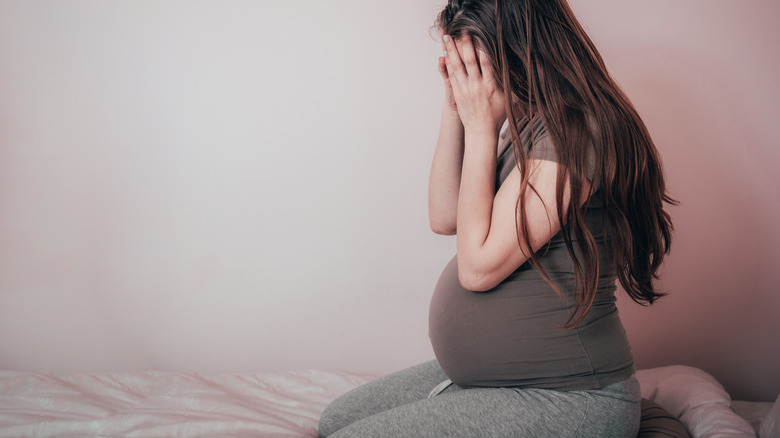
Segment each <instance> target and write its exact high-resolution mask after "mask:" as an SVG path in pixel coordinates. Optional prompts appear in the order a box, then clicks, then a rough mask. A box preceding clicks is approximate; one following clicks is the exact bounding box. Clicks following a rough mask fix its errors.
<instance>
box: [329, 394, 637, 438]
mask: <svg viewBox="0 0 780 438" xmlns="http://www.w3.org/2000/svg"><path fill="white" fill-rule="evenodd" d="M616 385H623V386H624V387H625V386H626V383H625V382H624V383H621V384H616ZM608 388H609V387H608ZM608 388H605V390H607V389H608ZM614 389H615V388H612V390H611V391H604V390H597V391H571V392H559V391H551V390H540V389H514V388H468V389H463V388H459V387H452V389H451V390H448V391H445V392H443V393H442V394H440V395H438V396H436V397H433V398H423V399H420V400H417V401H414V402H411V403H407V404H403V405H399V406H397V407H395V408H392V409H389V410H385V411H382V412H379V413H377V414H374V415H372V416H370V417H364V418H363V419H361V420H358V421H356V422H354V423H352V424H350V425H349V426H347V427H344V428H342V429H341V430H339V431H338V432H337V433H336V434H334V435H333V436H334V437H339V438H343V437H361V436H371V437H398V436H419V437H439V436H449V437H475V436H479V437H511V436H533V437H542V438H544V437H555V438H558V437H599V438H604V437H624V436H636V431H637V430H636V427H637V426H638V424H639V423H638V422H639V410H638V409H639V398H638V386H637V387H636V392H637V394H633V392H634V390H633V388H628V392H629V393H631V394H627V393H626V391H624V390H623V388H618V389H619V390H618V391H615V390H614Z"/></svg>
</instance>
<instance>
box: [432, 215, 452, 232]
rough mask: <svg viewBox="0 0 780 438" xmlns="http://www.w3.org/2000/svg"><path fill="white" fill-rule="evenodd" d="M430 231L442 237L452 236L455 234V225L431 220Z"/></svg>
mask: <svg viewBox="0 0 780 438" xmlns="http://www.w3.org/2000/svg"><path fill="white" fill-rule="evenodd" d="M430 223H431V231H433V232H434V233H436V234H441V235H444V236H454V235H455V233H456V232H457V227H456V226H455V223H453V222H450V221H442V220H434V219H433V218H431V220H430Z"/></svg>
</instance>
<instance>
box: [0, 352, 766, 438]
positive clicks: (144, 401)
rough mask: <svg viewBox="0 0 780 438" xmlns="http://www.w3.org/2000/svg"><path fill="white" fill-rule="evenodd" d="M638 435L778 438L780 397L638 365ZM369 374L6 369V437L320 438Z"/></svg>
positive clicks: (0, 405)
mask: <svg viewBox="0 0 780 438" xmlns="http://www.w3.org/2000/svg"><path fill="white" fill-rule="evenodd" d="M637 377H638V379H639V381H640V383H641V386H642V396H643V398H645V399H647V401H652V402H655V403H656V404H657V405H658V406H660V408H657V409H656V410H653V411H652V412H651V408H649V407H647V406H646V409H645V411H643V415H645V414H646V415H645V417H646V418H645V419H644V421H643V428H642V430H641V431H640V436H642V437H655V436H659V437H660V436H673V435H671V432H670V431H669V430H667V429H666V427H667V426H665V425H664V424H665V423H663V422H660V423H659V422H653V421H651V420H654V419H655V420H658V419H663V418H664V417H665V416H669V417H670V418H671V419H673V420H674V421H678V420H679V423H681V424H683V425H684V426H685V427H686V428H687V429H688V431H689V432H690V435H691V436H692V437H737V436H739V437H743V436H760V437H762V438H765V437H780V433H778V431H780V401H778V402H775V403H774V404H773V403H755V402H748V401H731V400H730V398H729V396H728V394H727V393H726V391H725V390H724V389H723V387H722V386H721V385H720V384H719V383H718V382H717V381H716V380H715V379H714V378H713V377H712V376H710V375H709V374H707V373H705V372H704V371H702V370H700V369H698V368H693V367H687V366H668V367H660V368H653V369H647V370H640V371H639V372H638V373H637ZM372 378H373V376H368V375H360V374H352V373H344V372H333V371H321V370H307V371H289V372H266V373H244V374H199V373H174V372H164V371H145V372H116V373H95V374H55V373H32V372H23V371H0V437H59V438H70V437H98V436H99V437H172V436H175V437H316V436H317V433H316V427H317V420H318V418H319V415H320V413H321V412H322V410H323V409H324V407H325V406H326V405H327V404H328V403H329V402H330V401H331V400H332V399H333V398H335V397H337V396H338V395H340V394H342V393H344V392H346V391H348V390H350V389H351V388H354V387H356V386H358V385H360V384H362V383H365V382H367V381H369V380H371V379H372Z"/></svg>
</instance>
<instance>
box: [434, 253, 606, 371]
mask: <svg viewBox="0 0 780 438" xmlns="http://www.w3.org/2000/svg"><path fill="white" fill-rule="evenodd" d="M524 268H526V266H523V267H521V269H520V270H518V271H517V272H515V273H514V274H512V276H510V277H509V278H508V279H507V280H505V281H504V282H502V283H501V284H499V285H498V286H497V287H496V288H494V289H492V290H491V291H488V292H471V291H467V290H465V289H463V287H461V285H460V282H459V281H458V266H457V259H456V258H453V260H452V261H451V262H450V263H449V264H448V265H447V267H446V268H445V269H444V271H443V272H442V274H441V277H440V278H439V282H438V283H437V285H436V288H435V290H434V293H433V298H432V300H431V307H430V313H429V336H430V339H431V344H432V346H433V349H434V352H435V354H436V358H437V360H438V361H439V364H440V365H441V367H442V369H443V370H444V372H445V373H446V374H447V375H448V377H449V378H450V379H452V381H453V382H455V383H457V384H459V385H462V386H524V385H525V384H528V385H529V386H532V385H533V386H545V385H544V382H546V381H554V380H556V379H558V378H559V377H560V376H567V375H573V374H581V373H584V374H587V373H590V372H592V371H593V370H592V367H591V366H590V364H589V363H588V359H587V355H586V354H585V351H584V349H583V346H582V343H581V342H580V339H579V336H578V334H577V330H563V329H560V328H559V327H562V326H563V325H564V324H565V323H566V321H567V319H568V317H569V313H570V309H569V308H568V306H567V305H566V301H567V300H566V299H564V298H562V297H560V296H559V295H557V294H556V293H555V291H554V290H553V289H552V287H551V286H550V285H549V284H548V283H547V282H546V281H545V280H544V279H542V278H541V277H540V276H539V275H538V273H537V272H536V271H534V270H533V269H531V268H528V269H524ZM551 274H552V275H556V274H555V273H554V272H553V273H551ZM561 276H563V278H559V279H558V280H557V281H559V282H561V283H563V284H562V286H564V285H565V279H566V278H568V274H567V273H564V274H561Z"/></svg>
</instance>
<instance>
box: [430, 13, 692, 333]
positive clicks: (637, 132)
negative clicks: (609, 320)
mask: <svg viewBox="0 0 780 438" xmlns="http://www.w3.org/2000/svg"><path fill="white" fill-rule="evenodd" d="M436 27H438V28H439V29H440V30H442V31H443V32H444V33H445V34H447V35H450V36H451V37H452V38H454V39H458V38H460V37H471V38H472V40H473V42H474V44H475V46H476V47H478V48H481V49H483V50H484V51H485V52H486V53H487V54H488V56H489V58H490V60H491V63H492V67H493V71H494V72H496V81H497V83H498V86H499V87H500V88H502V89H503V92H504V96H505V97H506V111H507V118H508V119H509V120H512V121H517V120H519V119H520V118H521V117H527V118H528V120H529V122H531V121H532V120H533V119H534V118H535V117H540V118H541V121H542V122H543V123H544V125H545V127H546V128H547V131H548V133H549V135H550V137H551V140H552V142H553V143H554V145H555V151H556V153H557V160H558V162H559V164H560V165H561V166H559V171H558V179H557V185H556V198H557V208H558V220H559V221H560V223H561V224H565V225H563V230H564V232H563V233H562V234H563V237H564V241H565V244H566V247H567V249H568V251H569V254H570V256H571V258H572V260H573V262H574V274H575V280H576V281H575V291H576V293H577V304H576V306H575V308H574V311H573V312H572V314H571V316H570V318H569V321H567V323H566V326H565V327H566V328H571V327H575V326H576V325H578V324H579V323H580V322H582V321H583V320H584V319H585V316H586V315H587V313H588V312H589V310H590V308H591V307H592V305H593V302H594V299H595V296H596V289H597V286H598V278H599V256H598V247H597V246H596V242H595V240H594V238H593V234H592V233H591V232H590V230H589V229H588V227H587V225H586V222H585V216H584V214H583V210H582V209H581V208H580V206H579V204H580V200H581V199H580V194H581V193H583V189H584V187H585V186H584V185H583V184H584V183H585V178H586V177H587V175H588V173H586V169H587V166H588V151H587V147H586V145H588V144H589V143H590V144H592V146H593V148H594V150H595V163H592V162H591V165H593V164H595V168H596V171H595V176H596V178H597V180H595V181H593V186H591V193H589V195H592V194H593V191H594V189H593V187H596V186H598V187H599V189H600V190H601V191H602V192H603V195H602V197H603V200H604V208H605V211H606V219H607V220H608V221H609V223H610V225H611V226H612V233H611V241H612V244H611V246H608V248H607V249H608V254H609V257H611V258H612V261H613V262H614V265H615V268H616V270H617V276H618V279H619V280H620V284H621V285H622V286H623V288H624V289H625V291H626V292H627V293H628V294H629V295H630V296H631V298H632V299H633V300H634V301H636V302H638V303H640V304H645V303H647V304H652V303H653V301H655V300H656V299H657V298H659V297H661V296H663V295H664V294H663V293H660V292H658V291H656V290H655V289H654V287H653V284H652V282H653V280H654V279H655V278H657V274H656V272H657V271H658V268H659V267H660V265H661V262H662V261H663V258H664V255H665V254H667V253H668V252H669V247H670V244H671V232H672V223H671V218H670V216H669V214H668V213H667V212H666V211H664V209H663V203H664V202H666V203H669V204H675V203H676V201H675V200H673V199H672V198H671V197H670V196H669V195H668V193H667V192H666V188H665V184H664V177H663V172H662V169H661V163H660V158H659V156H658V151H657V150H656V148H655V146H654V145H653V141H652V140H651V139H650V135H649V133H648V131H647V128H646V127H645V125H644V123H643V122H642V120H641V118H640V117H639V114H638V113H637V112H636V110H635V109H634V107H633V106H632V105H631V103H630V102H629V100H628V98H627V97H626V96H625V95H624V94H623V92H622V91H621V90H620V87H618V85H617V84H616V83H615V81H614V80H613V79H612V78H611V77H610V75H609V73H608V72H607V68H606V66H605V65H604V61H603V60H602V58H601V55H599V53H598V51H597V50H596V47H595V46H594V44H593V42H592V41H591V40H590V38H589V37H588V35H587V34H586V33H585V30H584V29H583V28H582V26H581V25H580V23H579V22H578V21H577V19H576V18H575V16H574V13H573V12H572V10H571V8H570V7H569V5H568V4H567V2H566V0H450V1H449V3H448V4H447V6H446V7H445V8H444V10H443V11H442V12H441V13H440V14H439V17H438V19H437V21H436ZM532 125H533V124H532V123H531V126H532ZM509 132H510V134H511V138H512V144H513V147H514V151H515V157H516V161H517V166H518V167H519V168H520V173H521V175H522V186H521V192H520V193H521V196H520V197H519V198H518V200H517V205H516V221H517V228H518V239H521V238H522V239H523V240H524V241H526V242H527V241H529V239H528V223H527V220H526V218H525V214H523V212H524V211H525V204H526V202H525V196H524V195H522V193H525V192H526V189H528V188H529V187H530V189H531V190H534V188H533V187H532V186H530V184H529V181H528V180H529V174H528V173H529V172H527V171H526V170H527V169H526V160H525V158H526V155H525V151H524V150H523V147H522V145H521V142H520V136H519V133H518V131H517V124H516V123H509ZM531 138H534V137H533V135H532V136H531ZM591 160H592V157H591ZM567 182H568V183H569V184H570V185H571V193H572V196H571V199H570V201H569V203H568V206H567V207H568V208H567V209H566V211H567V213H566V216H565V217H564V216H563V211H564V208H563V193H564V187H565V184H566V183H567ZM534 191H535V190H534ZM589 199H590V196H589ZM587 202H589V201H587ZM573 242H574V243H573ZM575 244H576V251H575ZM521 246H523V245H521ZM576 253H579V254H580V255H581V256H580V257H577V256H575V254H576ZM530 262H531V264H532V265H533V266H534V267H535V268H536V269H537V270H538V271H539V272H540V274H541V275H542V277H543V278H545V279H546V280H547V281H548V282H549V283H550V284H551V285H552V287H553V288H554V289H555V290H556V292H558V293H560V290H559V289H558V287H557V286H556V285H555V283H554V282H553V281H552V280H551V278H550V276H549V275H548V274H547V272H546V271H545V269H544V268H543V267H542V265H541V263H540V262H539V257H538V256H537V255H536V254H531V255H530Z"/></svg>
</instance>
